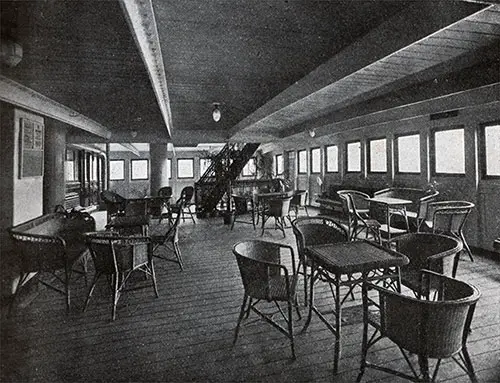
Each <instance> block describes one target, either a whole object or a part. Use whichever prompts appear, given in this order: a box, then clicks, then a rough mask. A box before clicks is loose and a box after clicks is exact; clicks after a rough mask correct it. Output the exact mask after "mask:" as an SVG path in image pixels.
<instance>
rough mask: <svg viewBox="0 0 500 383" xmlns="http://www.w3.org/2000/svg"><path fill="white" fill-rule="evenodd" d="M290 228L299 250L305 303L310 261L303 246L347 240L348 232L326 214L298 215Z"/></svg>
mask: <svg viewBox="0 0 500 383" xmlns="http://www.w3.org/2000/svg"><path fill="white" fill-rule="evenodd" d="M292 230H293V233H294V235H295V239H296V241H297V249H298V252H299V265H298V269H297V270H298V272H300V268H301V267H302V274H303V276H304V299H305V302H306V304H307V302H308V299H307V295H308V283H310V278H311V276H310V273H308V272H307V268H308V267H309V266H310V262H309V260H308V258H307V256H306V251H305V248H306V247H307V246H309V245H312V244H314V245H323V244H327V243H336V242H347V241H349V234H348V233H347V231H346V230H345V229H344V228H343V227H342V226H341V225H340V224H339V223H338V222H336V221H334V220H333V219H332V218H330V217H326V216H320V215H318V216H314V217H299V218H297V219H295V220H293V221H292Z"/></svg>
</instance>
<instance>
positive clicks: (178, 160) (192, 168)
mask: <svg viewBox="0 0 500 383" xmlns="http://www.w3.org/2000/svg"><path fill="white" fill-rule="evenodd" d="M181 161H190V162H191V173H192V175H191V176H183V177H181V176H180V174H179V169H180V167H179V163H180V162H181ZM193 178H194V158H177V179H179V180H189V179H193Z"/></svg>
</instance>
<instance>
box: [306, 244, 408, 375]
mask: <svg viewBox="0 0 500 383" xmlns="http://www.w3.org/2000/svg"><path fill="white" fill-rule="evenodd" d="M305 252H306V256H307V257H308V258H309V260H310V262H311V273H312V277H311V284H310V294H309V312H308V316H307V320H306V322H305V324H304V327H303V329H302V332H304V331H306V330H307V328H308V326H309V324H310V322H311V318H312V313H313V312H314V313H316V314H317V316H318V317H319V318H320V319H321V320H322V321H323V322H324V323H325V324H326V326H327V327H328V328H329V329H330V331H331V332H332V333H333V334H334V335H335V351H334V360H333V370H334V373H336V372H337V368H338V362H339V359H340V354H341V330H342V327H341V323H342V305H343V303H344V301H345V299H346V298H347V296H348V295H349V294H351V292H352V290H353V289H354V287H355V286H357V285H361V284H362V283H364V282H368V281H370V282H384V285H385V286H387V287H392V288H394V289H396V290H397V291H399V290H400V287H401V279H400V272H399V268H400V267H401V266H404V265H406V264H408V263H409V260H408V258H407V257H406V256H405V255H403V254H400V253H398V252H396V251H394V250H390V249H388V248H386V247H383V246H381V245H379V244H376V243H374V242H369V241H353V242H342V243H330V244H325V245H312V246H308V247H306V248H305ZM342 276H345V277H346V278H344V279H342ZM317 281H322V282H326V283H328V284H329V285H330V290H331V292H332V294H333V298H334V307H333V316H334V319H335V323H333V324H332V323H330V321H328V319H327V318H326V317H325V316H324V314H323V313H322V312H321V311H320V310H319V309H318V308H317V307H316V306H315V305H314V284H315V282H317ZM342 286H347V287H348V291H347V292H346V293H345V295H344V297H343V298H342V297H341V292H340V288H341V287H342Z"/></svg>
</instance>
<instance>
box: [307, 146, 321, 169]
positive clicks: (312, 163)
mask: <svg viewBox="0 0 500 383" xmlns="http://www.w3.org/2000/svg"><path fill="white" fill-rule="evenodd" d="M315 151H317V152H318V153H319V159H318V166H319V170H318V171H314V167H313V165H314V164H315V163H314V162H313V158H314V157H313V152H315ZM309 158H310V159H311V160H310V161H309V166H310V169H309V170H310V172H311V174H321V147H320V146H317V147H315V148H311V149H310V150H309Z"/></svg>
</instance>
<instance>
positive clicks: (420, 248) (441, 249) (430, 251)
mask: <svg viewBox="0 0 500 383" xmlns="http://www.w3.org/2000/svg"><path fill="white" fill-rule="evenodd" d="M388 246H389V247H390V248H393V249H394V250H396V251H397V252H398V253H401V254H404V255H406V256H407V257H408V259H409V260H410V263H409V264H408V265H406V266H404V267H402V268H401V271H400V273H401V283H402V284H403V285H404V286H407V287H409V288H410V289H412V290H413V291H415V293H416V294H417V295H423V294H426V293H427V292H426V291H420V288H421V283H420V270H422V269H426V270H431V271H434V272H436V273H440V274H443V275H448V276H453V277H454V276H455V271H456V262H457V260H458V258H457V256H458V253H459V252H460V251H461V250H462V243H461V242H460V241H459V240H458V239H456V238H453V237H450V236H446V235H440V234H431V233H411V234H405V235H401V236H399V237H396V238H394V239H392V240H391V241H390V242H389V243H388Z"/></svg>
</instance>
